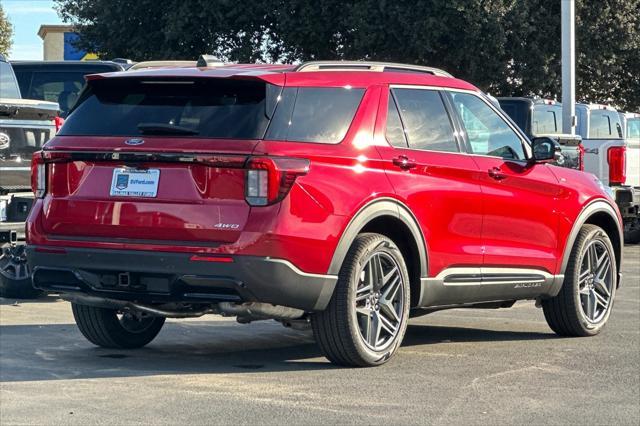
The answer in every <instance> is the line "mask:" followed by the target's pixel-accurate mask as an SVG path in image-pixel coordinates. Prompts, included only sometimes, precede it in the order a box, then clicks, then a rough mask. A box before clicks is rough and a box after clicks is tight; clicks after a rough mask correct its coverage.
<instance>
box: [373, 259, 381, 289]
mask: <svg viewBox="0 0 640 426" xmlns="http://www.w3.org/2000/svg"><path fill="white" fill-rule="evenodd" d="M371 263H373V270H374V280H375V281H374V283H373V289H374V290H380V289H381V288H382V286H383V284H384V283H383V280H384V270H383V269H382V259H380V256H379V255H374V256H373V257H372V258H371Z"/></svg>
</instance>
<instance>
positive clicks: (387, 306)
mask: <svg viewBox="0 0 640 426" xmlns="http://www.w3.org/2000/svg"><path fill="white" fill-rule="evenodd" d="M380 311H381V312H383V313H385V314H387V316H388V317H389V318H390V319H392V320H393V321H394V322H397V323H400V316H399V315H398V313H397V312H396V309H395V308H394V307H393V303H391V302H390V301H387V300H385V301H380Z"/></svg>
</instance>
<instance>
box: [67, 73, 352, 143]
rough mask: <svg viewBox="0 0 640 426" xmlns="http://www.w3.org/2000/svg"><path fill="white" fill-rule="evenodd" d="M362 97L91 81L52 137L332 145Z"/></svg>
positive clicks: (243, 86) (228, 84)
mask: <svg viewBox="0 0 640 426" xmlns="http://www.w3.org/2000/svg"><path fill="white" fill-rule="evenodd" d="M363 92H364V90H356V89H352V90H347V89H345V88H339V89H334V88H295V87H291V88H285V89H284V90H283V89H282V88H281V87H279V86H274V85H271V84H267V83H265V82H263V81H259V80H233V79H215V78H201V79H190V80H180V79H174V80H158V79H149V80H141V79H137V78H136V79H126V78H114V79H104V80H94V81H92V82H91V84H90V88H89V89H88V91H87V92H86V93H84V94H83V95H82V96H81V98H82V99H81V100H80V101H79V104H78V105H77V107H76V108H75V109H73V110H72V112H71V114H70V115H69V117H68V118H67V120H66V121H65V124H64V126H63V127H62V129H61V130H60V132H59V135H62V136H68V135H78V136H80V135H86V136H137V135H141V134H145V133H144V132H145V128H147V129H148V128H149V127H153V128H154V131H155V132H156V134H160V133H163V131H165V132H166V133H163V134H167V135H172V136H180V137H195V138H221V139H262V138H263V137H265V133H267V138H269V139H278V140H286V141H313V142H339V141H340V140H341V139H342V138H343V137H344V134H345V133H346V130H347V129H348V127H349V124H350V123H351V120H352V119H353V116H354V114H355V111H356V109H357V106H358V104H359V102H360V99H361V98H362V95H363ZM341 94H342V96H341ZM267 128H268V129H269V130H268V131H267ZM172 130H173V131H172Z"/></svg>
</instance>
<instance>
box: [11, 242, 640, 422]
mask: <svg viewBox="0 0 640 426" xmlns="http://www.w3.org/2000/svg"><path fill="white" fill-rule="evenodd" d="M623 274H624V279H623V285H622V287H621V288H620V289H619V291H618V294H617V297H616V301H615V307H614V309H613V314H612V317H611V319H610V321H609V323H608V325H607V326H606V328H605V329H604V331H603V333H602V334H601V335H599V336H596V337H593V338H559V337H556V336H555V335H554V334H553V333H552V332H551V330H550V329H549V328H548V327H547V325H546V323H545V321H544V317H543V314H542V311H541V310H540V309H536V308H535V307H534V305H533V303H532V302H521V303H517V304H516V305H515V306H514V307H513V308H512V309H503V310H449V311H443V312H438V313H435V314H432V315H427V316H423V317H420V318H415V319H412V320H411V321H410V324H409V328H408V330H407V335H406V337H405V342H404V345H403V347H402V348H401V350H400V351H399V353H398V354H397V355H396V357H395V358H394V359H392V360H391V361H390V362H389V363H388V364H386V365H384V366H382V367H378V368H368V369H345V368H338V367H334V366H332V365H331V364H329V362H328V361H326V360H325V358H323V357H322V356H321V354H320V353H319V351H318V349H317V348H316V346H315V345H314V343H313V337H312V335H311V333H310V332H301V331H294V330H288V329H285V328H283V327H282V326H280V325H279V324H278V323H276V322H274V321H268V322H257V323H253V324H251V325H241V324H237V323H235V321H233V320H231V319H225V318H221V317H212V316H210V317H203V318H198V319H194V320H187V321H185V320H179V321H173V320H172V321H169V322H168V323H167V324H166V325H165V327H164V329H163V330H162V331H161V333H160V335H159V336H158V338H157V339H156V340H155V341H153V342H152V343H151V344H150V345H149V346H148V347H146V348H144V349H140V350H135V351H119V350H107V349H99V348H96V347H94V346H92V345H91V344H90V343H88V342H87V341H86V340H85V339H84V338H83V337H82V335H81V334H80V332H79V331H78V330H77V328H76V326H75V324H74V323H73V317H72V315H71V309H70V306H69V304H68V303H66V302H63V301H60V300H58V299H56V298H55V297H53V296H50V297H48V298H45V299H41V300H38V301H19V302H17V303H15V302H16V301H14V300H8V299H0V301H2V304H1V305H0V381H1V384H0V423H2V424H3V425H8V424H35V423H40V424H52V423H55V424H83V425H88V424H101V423H111V424H178V423H180V424H186V423H192V424H205V423H207V424H211V423H233V424H242V423H244V424H258V423H260V424H282V423H285V422H289V423H307V424H327V423H342V424H343V423H361V424H418V423H422V424H424V423H434V424H450V423H455V424H461V423H466V424H487V423H490V424H491V423H515V424H541V423H553V424H560V423H562V424H567V423H573V424H575V423H580V424H632V425H637V424H638V423H639V422H640V246H637V245H636V246H627V247H625V263H624V265H623Z"/></svg>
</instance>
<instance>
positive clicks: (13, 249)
mask: <svg viewBox="0 0 640 426" xmlns="http://www.w3.org/2000/svg"><path fill="white" fill-rule="evenodd" d="M43 294H44V293H43V292H42V291H40V290H36V289H35V288H33V284H32V282H31V272H30V271H29V265H28V264H27V259H26V255H25V253H24V245H8V244H6V245H4V246H2V247H0V297H6V298H12V299H35V298H37V297H39V296H41V295H43Z"/></svg>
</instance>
